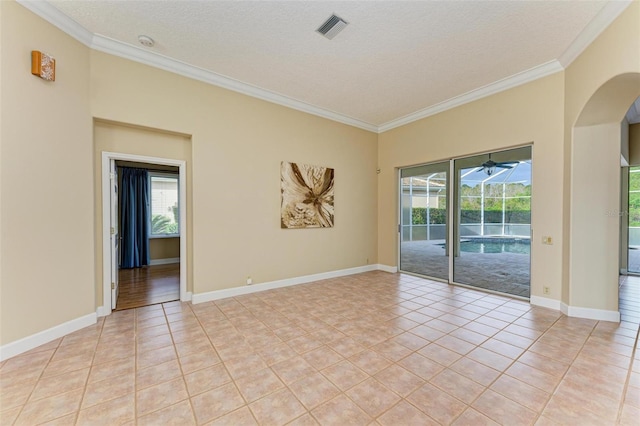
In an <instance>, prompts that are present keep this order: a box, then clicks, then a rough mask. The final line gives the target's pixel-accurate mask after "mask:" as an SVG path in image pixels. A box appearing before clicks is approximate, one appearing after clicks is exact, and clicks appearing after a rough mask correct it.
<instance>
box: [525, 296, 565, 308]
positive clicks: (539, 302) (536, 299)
mask: <svg viewBox="0 0 640 426" xmlns="http://www.w3.org/2000/svg"><path fill="white" fill-rule="evenodd" d="M529 303H530V304H532V305H535V306H540V307H541V308H548V309H553V310H555V311H559V310H561V308H562V306H561V305H562V303H561V302H560V301H559V300H556V299H549V298H548V297H541V296H531V297H530V298H529Z"/></svg>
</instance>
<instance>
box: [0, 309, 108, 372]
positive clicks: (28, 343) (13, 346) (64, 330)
mask: <svg viewBox="0 0 640 426" xmlns="http://www.w3.org/2000/svg"><path fill="white" fill-rule="evenodd" d="M96 322H97V316H96V314H95V313H91V314H89V315H85V316H83V317H80V318H76V319H73V320H71V321H67V322H65V323H63V324H60V325H56V326H55V327H51V328H50V329H48V330H44V331H41V332H39V333H36V334H32V335H31V336H27V337H25V338H23V339H20V340H16V341H15V342H11V343H7V344H6V345H2V346H0V361H4V360H6V359H9V358H11V357H14V356H16V355H20V354H21V353H24V352H27V351H30V350H31V349H33V348H36V347H38V346H40V345H44V344H45V343H49V342H50V341H52V340H55V339H58V338H60V337H63V336H66V335H67V334H69V333H73V332H74V331H78V330H80V329H81V328H84V327H87V326H90V325H92V324H95V323H96Z"/></svg>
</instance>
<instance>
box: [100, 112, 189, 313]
mask: <svg viewBox="0 0 640 426" xmlns="http://www.w3.org/2000/svg"><path fill="white" fill-rule="evenodd" d="M93 145H94V148H93V191H94V193H95V197H94V212H95V217H94V224H95V227H94V250H95V258H94V262H95V278H94V279H95V283H96V284H95V286H96V306H102V304H103V303H102V298H103V291H102V289H103V278H102V273H103V269H102V266H103V265H102V174H101V173H102V153H103V152H117V153H120V154H133V155H140V156H146V157H158V158H168V159H172V160H182V161H185V163H186V174H187V230H186V232H187V291H191V289H192V288H193V257H192V256H189V253H190V252H193V245H192V244H191V243H190V241H192V235H193V215H192V211H193V201H192V200H193V197H192V195H191V193H192V191H191V188H193V172H192V154H191V139H190V137H189V136H185V135H183V134H177V133H170V132H162V131H157V130H152V129H147V128H140V127H134V126H129V125H122V124H119V123H113V122H106V121H101V120H95V122H94V129H93ZM176 240H177V241H178V253H179V251H180V247H179V241H180V240H179V239H176ZM156 249H157V247H156V246H155V245H154V248H151V247H150V250H152V251H156ZM173 257H179V254H178V255H176V256H173ZM152 259H153V257H152Z"/></svg>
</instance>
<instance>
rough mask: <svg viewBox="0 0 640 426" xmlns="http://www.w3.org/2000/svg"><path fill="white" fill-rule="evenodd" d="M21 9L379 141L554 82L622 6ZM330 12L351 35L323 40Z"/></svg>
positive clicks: (65, 4) (251, 4)
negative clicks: (409, 126)
mask: <svg viewBox="0 0 640 426" xmlns="http://www.w3.org/2000/svg"><path fill="white" fill-rule="evenodd" d="M21 4H23V5H24V6H25V7H27V8H29V9H31V10H33V11H34V12H36V13H37V14H39V15H40V16H42V17H44V18H45V19H47V20H49V21H50V22H52V23H54V24H55V25H57V26H58V27H60V28H62V29H63V30H65V31H67V32H68V33H70V34H71V35H73V36H75V37H76V38H78V39H80V40H81V41H83V42H84V43H85V44H87V45H90V46H91V47H93V48H95V49H98V50H102V51H107V52H109V53H113V54H116V55H119V56H124V57H129V58H130V59H134V60H138V61H140V62H146V63H149V64H152V65H154V66H158V67H159V68H164V69H168V70H171V71H174V72H178V73H181V74H184V75H188V76H191V77H194V78H198V79H201V80H204V81H208V82H210V83H213V84H217V85H221V86H223V87H228V88H230V89H232V90H237V91H240V92H244V93H247V94H250V95H253V96H257V97H259V98H262V99H267V100H270V101H273V102H278V103H281V104H285V105H288V106H291V107H294V108H297V109H301V110H305V111H308V112H311V113H315V114H317V115H321V116H325V117H328V118H332V119H336V120H338V121H342V122H345V123H348V124H352V125H356V126H358V127H362V128H366V129H369V130H373V131H383V130H386V129H389V128H393V127H396V126H398V125H401V124H404V123H406V122H410V121H413V120H415V119H418V118H422V117H424V116H427V115H431V114H433V113H437V112H439V111H441V110H444V109H447V108H450V107H453V106H456V105H459V104H461V103H464V102H468V101H470V100H473V99H477V98H479V97H482V96H486V95H488V94H491V93H495V92H497V91H500V90H504V89H506V88H509V87H513V86H515V85H518V84H522V83H524V82H526V81H530V80H532V79H535V78H539V77H542V76H545V75H549V74H551V73H553V72H557V71H560V70H561V69H562V68H563V67H566V66H567V65H568V64H569V63H570V62H571V61H572V60H573V59H574V58H575V57H576V56H577V55H578V54H579V53H580V52H581V51H582V50H583V49H584V48H585V47H586V46H587V45H588V44H589V43H590V42H591V41H592V40H593V39H594V38H595V37H596V36H597V35H598V34H599V33H600V32H601V31H602V30H603V29H604V28H605V27H606V26H607V25H608V24H609V23H610V22H611V21H612V20H613V19H614V18H615V17H616V16H618V14H620V13H621V12H622V10H624V8H625V7H626V6H627V5H628V4H629V2H628V1H625V2H620V1H614V2H609V1H590V0H584V1H561V0H556V1H523V0H509V1H484V0H476V1H347V2H344V1H342V2H329V1H187V0H180V1H178V0H173V1H102V0H93V1H79V0H76V1H59V0H54V1H48V2H38V3H32V2H29V1H25V0H22V1H21ZM61 12H62V13H61ZM332 13H335V14H337V15H338V16H340V17H341V18H343V19H344V20H346V21H347V22H348V23H349V25H348V26H347V27H346V28H345V29H344V30H343V31H342V32H341V33H339V34H338V35H337V36H336V37H335V38H334V39H333V40H328V39H326V38H325V37H323V36H321V35H320V34H318V33H316V32H315V30H316V29H317V28H318V27H319V26H320V25H321V24H322V23H323V22H324V21H325V20H326V19H327V18H328V17H329V16H330V15H331V14H332ZM69 18H71V19H69ZM141 34H144V35H147V36H150V37H151V38H153V39H154V40H155V42H156V43H155V46H154V47H152V48H145V47H143V46H141V45H140V44H139V43H138V41H137V38H138V36H139V35H141ZM51 54H52V55H53V56H54V57H55V52H51Z"/></svg>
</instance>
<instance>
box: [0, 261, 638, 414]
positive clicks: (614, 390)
mask: <svg viewBox="0 0 640 426" xmlns="http://www.w3.org/2000/svg"><path fill="white" fill-rule="evenodd" d="M620 293H621V295H622V297H623V298H624V309H623V312H622V313H623V321H622V322H621V323H620V324H615V323H609V322H598V321H591V320H583V319H575V318H568V317H565V316H563V315H561V314H560V313H558V312H555V311H552V310H547V309H542V308H532V307H531V306H530V305H529V304H528V303H526V302H523V301H520V300H514V299H509V298H507V297H501V296H496V295H491V294H486V293H482V292H480V291H475V290H470V289H466V288H460V287H453V286H449V285H446V284H443V283H438V282H433V281H429V280H426V279H421V278H418V277H414V276H408V275H402V274H388V273H384V272H370V273H365V274H359V275H353V276H349V277H343V278H338V279H331V280H325V281H320V282H316V283H311V284H306V285H298V286H294V287H288V288H283V289H278V290H271V291H266V292H262V293H257V294H253V295H247V296H242V297H236V298H230V299H225V300H220V301H216V302H209V303H203V304H198V305H192V304H190V303H179V302H171V303H165V304H164V305H155V306H149V307H145V308H138V309H135V310H129V311H120V312H115V313H113V314H112V315H111V316H109V317H106V318H102V319H100V321H99V322H98V324H96V325H95V326H91V327H88V328H85V329H83V330H81V331H78V332H76V333H73V334H70V335H68V336H66V337H64V338H61V339H58V340H56V341H54V342H51V343H49V344H46V345H43V346H41V347H39V348H37V349H34V350H32V351H30V352H29V353H26V354H23V355H20V356H17V357H14V358H11V359H9V360H7V361H5V362H3V363H2V364H0V386H1V388H0V397H1V400H0V419H1V420H0V423H1V424H2V425H9V424H17V425H35V424H42V423H47V424H56V425H71V424H87V425H102V424H104V425H116V424H139V425H161V424H162V425H163V424H180V425H183V424H184V425H187V424H210V425H251V424H263V425H279V424H292V425H293V424H295V425H312V424H323V425H339V426H342V425H347V424H352V425H358V424H362V425H369V424H377V425H394V426H397V425H431V424H434V425H435V424H455V425H492V424H503V425H521V424H523V425H524V424H538V425H555V424H560V425H567V424H570V425H592V424H593V425H609V424H612V425H613V424H634V425H635V424H637V420H638V418H640V355H639V354H640V351H637V347H638V343H637V334H638V322H639V321H640V279H638V278H632V277H628V278H627V277H625V278H624V279H622V280H621V287H620ZM621 306H622V305H621Z"/></svg>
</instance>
